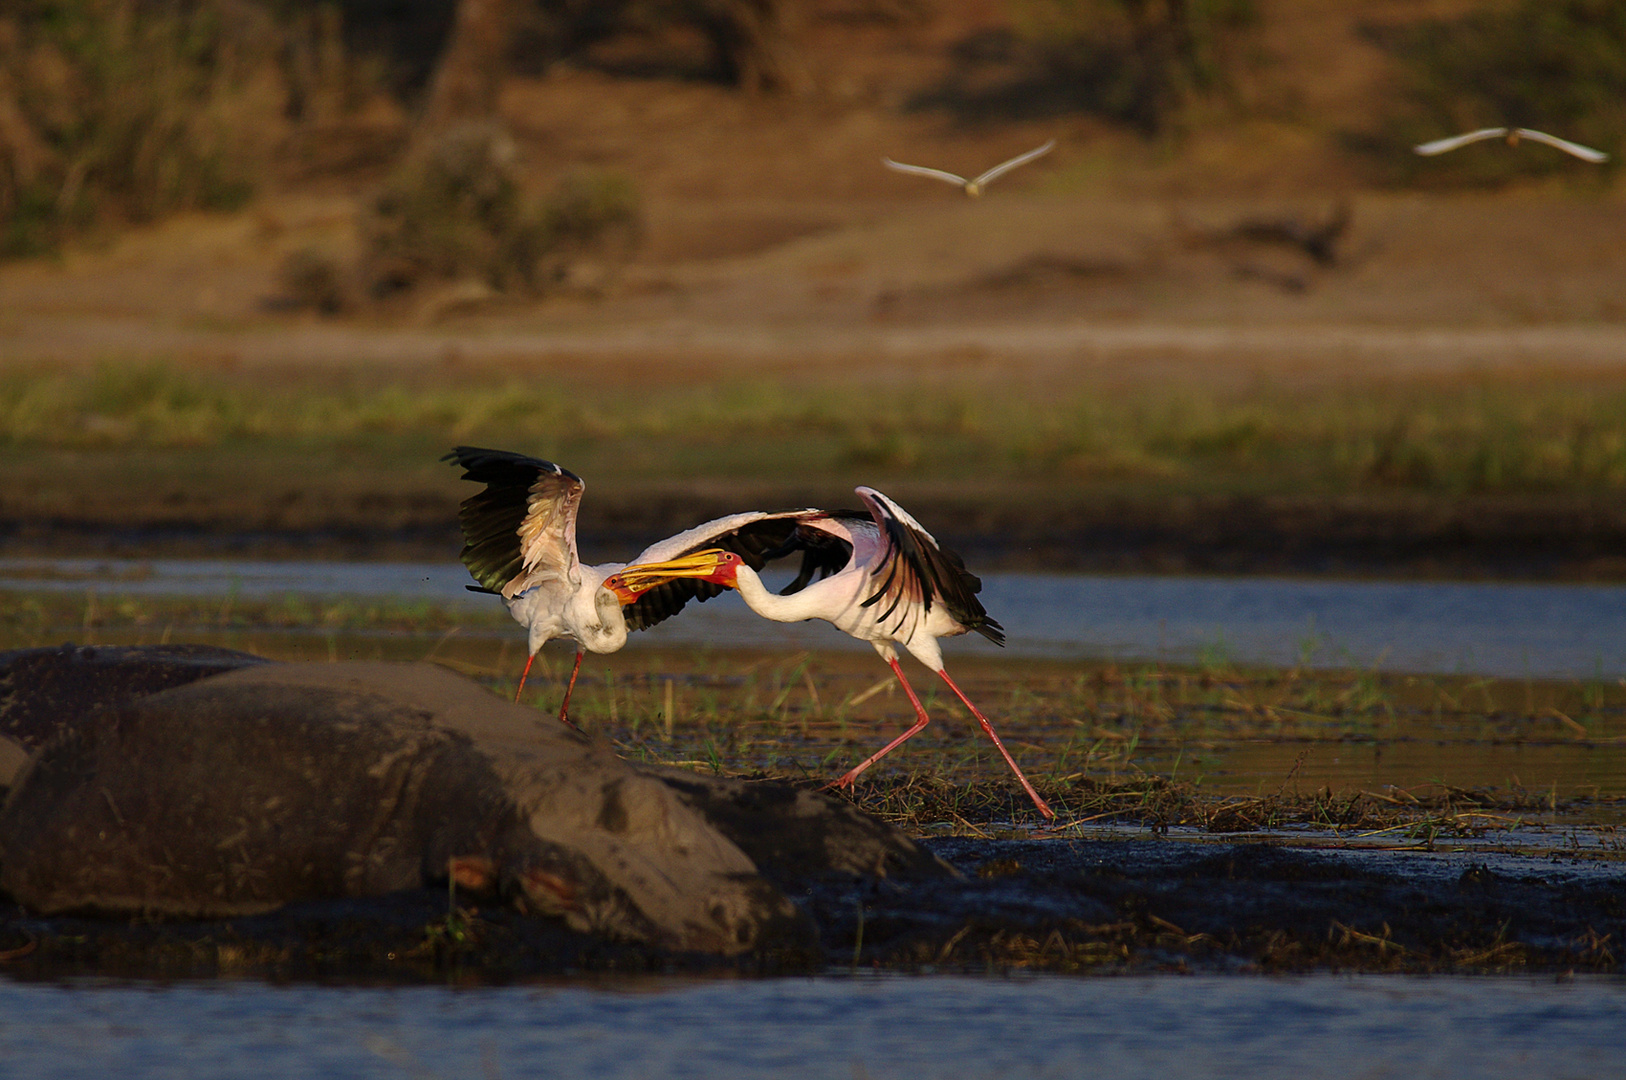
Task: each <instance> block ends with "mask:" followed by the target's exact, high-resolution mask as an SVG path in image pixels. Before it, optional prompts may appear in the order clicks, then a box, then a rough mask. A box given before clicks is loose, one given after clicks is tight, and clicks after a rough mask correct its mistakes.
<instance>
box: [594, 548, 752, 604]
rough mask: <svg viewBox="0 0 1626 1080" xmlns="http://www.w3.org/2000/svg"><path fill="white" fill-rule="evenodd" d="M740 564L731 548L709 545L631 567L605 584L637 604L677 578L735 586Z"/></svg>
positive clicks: (606, 579) (618, 596)
mask: <svg viewBox="0 0 1626 1080" xmlns="http://www.w3.org/2000/svg"><path fill="white" fill-rule="evenodd" d="M741 565H742V564H741V560H740V557H739V556H738V555H736V554H734V553H733V552H732V551H724V550H723V549H722V548H707V549H706V550H704V551H696V552H693V553H691V554H689V555H680V556H678V557H677V558H676V559H669V560H667V561H666V562H654V563H642V564H640V565H637V566H629V567H627V568H626V569H624V570H622V571H621V572H620V573H618V574H611V575H610V576H609V577H607V578H605V579H604V587H605V588H606V589H609V590H610V591H611V592H612V593H614V594H615V595H616V598H617V599H619V600H620V601H621V603H622V605H623V606H625V605H627V604H631V603H634V602H635V601H637V599H638V598H639V597H641V596H642V595H643V594H644V593H646V592H648V591H649V590H650V589H653V588H654V587H655V586H657V585H661V584H664V583H665V582H668V581H672V580H673V579H675V578H692V579H694V580H697V581H709V582H711V583H712V584H714V585H725V586H727V587H728V588H733V587H734V578H735V574H736V573H737V572H738V571H739V568H740V566H741Z"/></svg>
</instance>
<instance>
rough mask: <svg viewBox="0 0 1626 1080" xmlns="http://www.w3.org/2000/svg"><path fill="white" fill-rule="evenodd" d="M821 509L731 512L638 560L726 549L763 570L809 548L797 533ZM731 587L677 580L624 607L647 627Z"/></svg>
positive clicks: (633, 621)
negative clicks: (690, 602)
mask: <svg viewBox="0 0 1626 1080" xmlns="http://www.w3.org/2000/svg"><path fill="white" fill-rule="evenodd" d="M818 513H819V511H817V510H781V511H766V510H753V511H750V512H748V513H744V514H731V515H729V516H728V517H721V518H717V519H716V520H714V521H708V522H706V523H705V524H703V525H696V526H695V527H694V528H692V529H689V530H687V531H685V532H680V533H678V534H677V535H676V536H669V537H667V538H666V539H665V540H662V541H660V542H659V543H656V544H651V545H650V546H649V547H648V548H646V549H645V550H644V551H643V552H642V553H641V554H640V555H639V556H638V557H637V558H636V559H634V560H633V562H634V563H650V562H666V561H668V560H670V559H676V558H678V557H679V556H682V555H688V554H690V553H692V552H696V551H702V550H705V549H706V548H722V549H723V550H724V551H732V552H733V553H734V554H736V555H738V556H739V557H740V559H741V560H742V561H743V562H744V563H745V565H747V566H749V567H750V568H751V569H753V570H761V569H762V568H763V567H764V566H766V565H767V564H768V563H770V562H772V561H774V560H775V559H780V558H784V557H785V556H787V555H791V554H793V553H795V552H797V551H801V550H804V545H802V544H801V543H799V542H798V541H797V540H796V536H797V534H798V532H799V530H800V527H801V523H802V522H803V521H804V520H806V519H807V518H808V517H809V516H810V515H816V514H818ZM843 562H845V560H843ZM726 591H727V586H724V585H715V584H713V583H712V582H709V581H699V580H696V579H694V578H673V579H671V580H669V581H664V582H662V583H661V584H659V585H657V586H655V587H654V588H653V589H650V590H649V591H648V592H646V593H644V594H643V595H642V596H640V597H638V599H637V600H635V601H633V602H632V603H630V604H628V605H626V606H625V607H623V608H622V609H621V614H622V616H623V617H624V618H625V619H626V620H627V629H628V630H645V629H648V628H649V627H651V626H654V625H655V624H656V623H659V622H663V621H664V620H666V619H670V618H671V617H672V616H673V615H676V614H677V613H678V612H680V611H682V610H683V607H684V605H685V604H687V603H688V602H689V601H690V600H699V601H701V602H705V601H707V600H710V599H711V598H712V597H714V596H717V595H718V594H720V593H723V592H726Z"/></svg>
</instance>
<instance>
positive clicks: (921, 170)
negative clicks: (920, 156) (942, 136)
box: [881, 139, 1056, 199]
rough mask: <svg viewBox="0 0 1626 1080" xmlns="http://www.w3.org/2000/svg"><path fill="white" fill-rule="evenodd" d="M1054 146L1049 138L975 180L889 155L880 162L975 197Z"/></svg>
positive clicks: (1054, 143) (894, 170)
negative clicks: (947, 184)
mask: <svg viewBox="0 0 1626 1080" xmlns="http://www.w3.org/2000/svg"><path fill="white" fill-rule="evenodd" d="M1055 148H1056V140H1055V139H1051V140H1050V141H1049V142H1047V143H1045V144H1044V145H1043V146H1040V147H1036V148H1035V149H1032V150H1029V151H1028V152H1027V153H1025V154H1018V155H1016V156H1015V157H1013V158H1011V159H1010V160H1009V161H1001V162H1000V163H999V164H998V165H995V166H994V167H993V168H992V169H989V170H988V171H987V172H985V173H983V174H982V175H981V176H979V177H977V178H976V179H975V180H967V179H966V178H965V177H963V176H957V175H956V174H954V173H951V172H945V171H944V170H942V169H930V168H927V167H926V166H924V165H905V164H903V163H902V162H901V161H893V160H892V159H891V158H889V157H884V158H882V159H881V163H882V164H883V165H885V166H886V167H887V168H889V169H891V170H892V171H893V172H901V173H908V174H909V175H911V176H927V177H930V178H931V179H933V180H942V181H944V182H946V183H950V184H953V185H954V186H955V187H958V188H959V189H960V190H962V191H964V192H965V193H966V194H967V195H969V196H971V197H972V198H973V199H975V198H976V197H977V196H979V195H981V194H982V189H983V188H985V187H987V186H988V185H989V184H991V183H993V181H994V180H995V179H997V178H998V177H1001V176H1004V175H1005V174H1006V173H1008V172H1010V171H1011V170H1012V169H1015V168H1017V167H1019V166H1022V165H1026V164H1027V163H1028V162H1030V161H1032V160H1033V159H1034V158H1041V157H1044V156H1045V155H1046V154H1048V153H1050V151H1052V150H1054V149H1055Z"/></svg>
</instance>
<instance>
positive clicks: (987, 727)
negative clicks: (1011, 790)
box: [865, 671, 1056, 818]
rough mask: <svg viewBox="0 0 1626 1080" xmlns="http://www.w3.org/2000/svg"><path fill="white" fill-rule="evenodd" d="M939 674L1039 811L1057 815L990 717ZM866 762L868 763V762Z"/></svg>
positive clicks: (952, 682)
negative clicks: (1017, 760) (985, 733)
mask: <svg viewBox="0 0 1626 1080" xmlns="http://www.w3.org/2000/svg"><path fill="white" fill-rule="evenodd" d="M938 674H939V675H941V676H943V681H944V682H946V683H948V684H949V689H950V690H953V691H954V694H955V696H956V697H958V698H959V699H960V700H961V701H963V702H965V707H966V708H968V709H970V710H971V715H972V716H975V717H976V718H977V723H979V724H981V725H982V730H984V731H986V732H987V733H988V737H989V738H990V739H992V740H994V745H995V746H997V747H998V748H999V754H1000V756H1001V757H1003V758H1004V759H1005V764H1007V765H1009V766H1010V767H1011V772H1013V773H1015V774H1016V778H1017V779H1018V780H1020V781H1021V782H1022V789H1023V790H1024V791H1026V792H1027V793H1028V798H1030V799H1032V800H1033V805H1034V806H1037V807H1038V808H1039V813H1041V814H1043V815H1044V816H1045V817H1047V818H1053V817H1055V816H1056V812H1055V811H1054V810H1052V809H1050V807H1049V806H1048V805H1047V804H1046V803H1045V801H1044V800H1043V799H1041V798H1039V793H1038V792H1037V791H1034V790H1033V785H1032V784H1030V783H1028V778H1027V777H1025V776H1023V775H1022V770H1021V769H1019V768H1017V767H1016V762H1015V761H1014V760H1012V758H1011V755H1010V751H1008V750H1006V749H1005V744H1004V743H1002V742H1000V741H999V736H998V735H996V734H994V725H992V724H990V723H989V722H988V718H987V717H986V716H984V715H982V713H980V712H979V711H977V707H976V706H975V705H973V704H971V699H970V698H968V697H966V696H965V694H964V693H963V692H962V691H961V690H960V688H959V687H958V686H955V685H954V680H953V679H951V678H949V673H948V672H947V671H939V672H938ZM899 678H902V676H901V675H900V676H899ZM909 696H910V697H914V695H913V694H910V695H909ZM922 715H924V714H922ZM924 723H925V721H924V720H922V725H924ZM911 734H913V732H911ZM890 749H892V748H891V747H890V746H889V747H887V750H890ZM885 752H886V751H885V750H883V751H882V753H885ZM865 764H868V762H866V763H865Z"/></svg>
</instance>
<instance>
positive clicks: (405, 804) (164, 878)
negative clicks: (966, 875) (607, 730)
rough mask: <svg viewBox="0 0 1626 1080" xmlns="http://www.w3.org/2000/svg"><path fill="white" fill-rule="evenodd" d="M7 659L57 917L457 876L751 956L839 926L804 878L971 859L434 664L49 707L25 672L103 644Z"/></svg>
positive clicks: (575, 916)
mask: <svg viewBox="0 0 1626 1080" xmlns="http://www.w3.org/2000/svg"><path fill="white" fill-rule="evenodd" d="M38 653H50V654H53V656H54V661H53V660H52V659H51V657H45V658H42V657H40V656H39V655H38ZM239 655H240V654H239ZM147 659H148V660H151V661H152V662H153V663H155V664H161V663H163V662H164V658H163V657H156V656H154V657H148V658H147ZM173 659H174V660H175V662H177V663H179V664H182V665H186V666H189V667H190V668H192V669H196V668H197V667H198V666H199V660H200V658H199V657H197V656H192V657H184V656H183V657H177V658H173ZM250 659H252V658H250ZM120 660H121V664H122V668H121V666H120V665H119V664H115V665H112V667H113V669H114V670H123V669H129V670H134V669H133V668H132V667H131V665H132V664H133V663H134V658H133V657H132V656H131V655H125V656H123V657H121V658H120ZM0 661H9V667H0V680H4V685H6V686H7V687H8V689H9V693H10V698H9V700H8V702H7V704H6V706H5V708H6V709H9V710H11V711H10V712H0V723H7V722H8V718H10V717H14V716H24V715H26V716H29V717H30V719H29V721H28V724H27V725H26V727H27V730H28V732H29V736H28V739H29V743H25V744H24V745H29V744H32V745H30V749H32V750H34V753H33V754H32V756H31V757H30V758H29V759H28V760H27V762H26V764H25V765H24V766H23V767H22V769H21V770H20V771H19V772H18V774H17V775H16V776H15V778H14V783H13V785H12V789H11V792H10V795H9V797H8V798H7V800H6V803H5V805H4V808H3V809H0V888H3V889H4V890H5V892H6V893H8V894H9V895H10V896H11V897H12V898H13V899H15V900H16V901H18V902H19V903H21V904H23V905H25V906H26V907H27V908H29V909H30V910H32V911H35V912H37V913H41V914H47V915H49V914H55V913H64V912H105V913H120V914H122V913H131V914H134V913H143V914H159V915H166V916H172V917H191V918H197V917H206V918H225V917H233V916H244V915H252V914H255V913H260V912H266V911H270V910H272V909H275V908H278V907H280V906H281V905H284V904H287V903H290V902H295V901H308V900H321V899H331V898H345V897H367V896H378V895H383V894H387V893H392V892H397V891H400V890H405V889H414V888H422V887H425V886H434V885H437V884H444V883H445V882H446V881H447V879H448V878H450V879H451V880H452V881H453V882H454V883H455V885H456V886H457V887H458V888H461V889H463V890H466V892H467V893H473V894H475V895H491V894H497V895H500V896H502V897H504V898H506V899H508V900H510V901H511V902H512V903H513V904H514V905H515V906H517V907H518V908H519V909H520V910H522V911H525V912H529V913H532V914H537V915H547V916H557V917H559V918H560V919H562V920H563V921H564V922H565V923H566V924H567V925H568V926H569V927H570V928H572V929H574V930H577V931H580V932H583V933H589V934H594V935H600V936H603V937H607V938H609V939H612V940H620V941H630V942H638V943H642V944H646V945H653V946H656V947H659V948H662V949H672V950H682V951H696V952H706V953H714V954H720V955H735V954H740V953H745V952H749V951H752V950H756V949H761V948H768V947H780V946H784V945H786V944H794V943H797V942H811V941H812V940H813V939H814V938H815V931H814V929H813V925H812V922H811V920H810V919H809V917H808V916H807V914H806V913H805V912H803V911H802V910H800V909H799V908H798V907H797V906H796V905H795V904H794V903H792V902H791V900H790V899H788V897H787V895H786V892H785V889H786V888H787V887H789V886H792V885H793V884H794V883H795V882H798V881H808V880H812V879H816V878H817V877H819V876H820V875H824V874H828V873H832V872H836V873H843V874H852V873H860V874H868V875H895V876H905V877H907V876H938V875H947V874H949V873H950V871H948V870H947V868H946V866H945V865H944V864H942V863H941V862H939V861H938V860H936V859H935V858H934V857H933V856H931V855H929V854H928V853H926V852H925V851H924V850H922V849H920V848H918V847H916V846H915V845H914V844H913V843H912V842H911V841H910V840H908V839H907V838H906V837H904V836H903V835H902V834H900V833H898V832H896V831H895V830H892V829H890V828H889V827H887V826H885V825H882V824H881V823H879V822H877V821H875V820H874V819H872V818H869V817H868V816H866V815H864V814H862V813H860V812H858V811H856V810H855V809H853V808H852V807H851V806H849V805H847V804H846V803H843V802H841V801H839V800H836V799H832V798H827V797H825V796H822V795H819V794H816V793H812V792H807V791H798V790H795V789H791V788H784V787H778V786H774V785H750V784H742V783H739V782H734V781H726V780H719V779H713V778H706V777H699V776H694V775H692V774H685V773H678V772H676V771H668V770H662V771H660V772H659V773H657V772H654V771H650V770H641V769H638V768H635V767H634V766H632V765H629V764H628V763H626V762H624V761H622V760H621V759H619V758H618V757H616V756H615V755H614V754H613V753H612V752H611V750H610V748H609V747H608V746H607V745H606V744H604V743H601V742H597V741H594V740H592V739H589V738H588V737H586V736H583V735H581V734H580V733H578V732H575V731H573V730H571V729H569V728H566V727H564V726H562V725H559V724H558V723H556V722H554V721H552V720H551V719H550V718H547V717H541V716H539V715H538V714H537V713H536V712H535V711H533V710H531V709H527V708H524V707H521V706H517V705H513V704H510V703H507V702H504V701H501V700H499V699H497V698H496V697H495V696H493V695H492V694H490V693H489V692H488V691H486V690H485V689H483V688H482V687H480V686H478V685H477V684H475V683H473V682H471V681H469V680H467V679H465V678H463V677H461V676H458V675H456V674H453V673H452V672H449V671H447V670H445V669H443V668H439V667H436V666H434V665H430V664H387V663H382V662H352V663H337V664H272V663H252V662H246V663H244V664H242V665H234V663H233V661H232V660H231V658H230V657H217V658H215V661H211V663H215V665H216V667H217V670H218V669H220V668H225V669H226V670H224V671H223V672H221V673H211V674H209V675H208V677H206V678H197V679H195V680H193V681H190V682H187V681H185V680H184V679H181V678H180V677H179V676H177V677H176V678H175V682H176V683H184V685H175V684H174V683H171V684H170V687H171V688H169V689H159V690H158V691H157V692H154V693H144V694H143V693H139V692H135V691H132V690H131V689H130V684H131V682H133V681H135V680H133V679H131V678H126V679H123V680H122V681H121V680H120V679H117V678H113V677H111V676H109V677H108V678H107V679H106V680H105V681H104V686H103V689H104V691H105V693H103V694H100V695H98V694H97V693H96V692H94V691H91V690H83V692H82V693H79V694H78V695H77V696H75V695H73V694H68V695H58V696H57V697H53V698H52V699H51V702H53V703H55V704H52V705H51V707H50V708H49V709H42V708H38V707H36V706H35V705H30V704H28V703H27V697H28V695H27V693H26V684H27V683H28V681H29V679H28V677H20V676H19V672H22V673H23V674H24V676H27V675H28V673H30V672H31V673H32V677H33V678H34V679H35V680H36V681H37V682H39V683H40V684H42V685H51V684H52V680H51V677H50V676H52V674H53V673H55V674H60V670H61V669H62V668H63V666H64V665H68V666H72V665H81V666H82V665H83V664H84V661H83V660H82V659H81V658H79V657H77V656H76V655H74V654H72V653H69V652H67V651H66V650H38V651H36V653H32V654H11V656H10V657H9V658H0ZM53 665H54V666H53ZM105 666H106V665H104V667H105ZM205 666H207V665H205ZM42 673H43V675H42ZM92 681H94V680H92ZM160 681H161V680H160ZM29 709H32V710H33V711H32V712H29V711H28V710H29ZM53 714H54V716H55V723H50V722H48V717H49V716H50V715H53ZM13 730H21V727H15V728H13ZM12 737H13V738H14V739H15V738H16V736H15V735H13V736H12ZM19 741H21V740H19Z"/></svg>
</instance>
